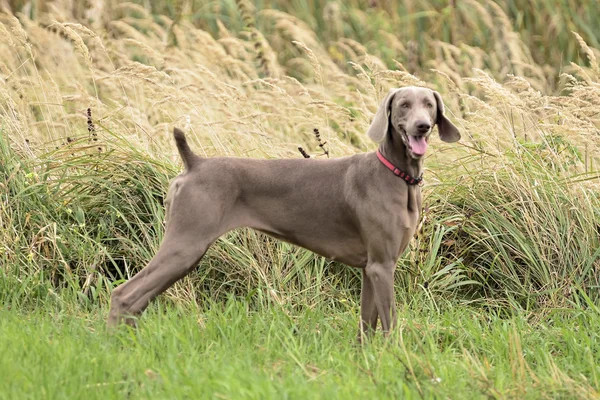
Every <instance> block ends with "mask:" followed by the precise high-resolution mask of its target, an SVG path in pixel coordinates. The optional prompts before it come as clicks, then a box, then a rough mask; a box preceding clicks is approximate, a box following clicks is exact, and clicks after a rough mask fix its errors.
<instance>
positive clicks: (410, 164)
mask: <svg viewBox="0 0 600 400" xmlns="http://www.w3.org/2000/svg"><path fill="white" fill-rule="evenodd" d="M379 152H380V153H381V154H382V155H383V156H384V157H385V158H387V159H388V161H389V162H391V163H392V164H394V166H395V167H396V168H398V169H399V170H401V171H404V172H406V173H407V174H409V175H410V176H412V177H413V178H418V177H420V176H421V173H422V171H423V158H424V157H421V158H418V159H415V158H413V157H411V156H410V154H409V151H408V148H407V147H406V145H405V144H404V141H403V140H402V137H401V133H400V132H396V131H395V130H390V132H388V134H387V135H386V137H385V139H384V140H383V142H381V144H380V145H379Z"/></svg>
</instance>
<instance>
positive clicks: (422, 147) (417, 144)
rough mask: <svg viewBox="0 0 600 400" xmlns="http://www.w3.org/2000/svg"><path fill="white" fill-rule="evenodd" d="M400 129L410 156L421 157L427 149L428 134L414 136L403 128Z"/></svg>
mask: <svg viewBox="0 0 600 400" xmlns="http://www.w3.org/2000/svg"><path fill="white" fill-rule="evenodd" d="M401 131H402V134H403V135H402V136H403V138H402V139H403V140H404V144H405V145H406V147H408V151H409V152H410V154H411V156H413V157H414V158H420V157H423V156H424V155H425V152H426V151H427V146H428V141H429V135H419V136H414V135H410V134H409V133H408V132H406V130H405V129H402V130H401Z"/></svg>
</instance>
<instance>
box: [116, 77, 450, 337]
mask: <svg viewBox="0 0 600 400" xmlns="http://www.w3.org/2000/svg"><path fill="white" fill-rule="evenodd" d="M434 125H437V128H438V133H439V136H440V138H441V140H442V141H444V142H448V143H452V142H456V141H458V140H459V139H460V132H459V130H458V129H457V128H456V127H455V126H454V125H453V124H452V122H451V121H450V120H449V119H448V118H447V117H446V116H445V113H444V104H443V102H442V98H441V96H440V94H439V93H438V92H435V91H433V90H430V89H427V88H422V87H414V86H413V87H404V88H400V89H392V90H390V91H389V93H388V94H387V96H386V97H385V99H384V100H383V102H382V103H381V105H380V106H379V109H378V110H377V112H376V114H375V117H374V119H373V121H372V123H371V125H370V127H369V129H368V132H367V134H368V136H369V137H370V138H371V139H373V140H374V141H375V142H377V143H379V148H378V150H377V151H375V152H369V153H362V154H356V155H352V156H347V157H341V158H336V159H326V160H317V159H284V160H256V159H245V158H234V157H216V158H202V157H200V156H198V155H196V154H194V153H193V152H192V150H191V149H190V147H189V145H188V143H187V141H186V138H185V135H184V133H183V132H182V131H181V130H179V129H177V128H175V129H174V137H175V142H176V145H177V149H178V151H179V154H180V155H181V158H182V160H183V164H184V167H185V170H184V172H183V173H182V174H180V175H179V176H177V177H176V178H174V179H173V181H172V182H171V184H170V187H169V190H168V194H167V198H166V201H165V206H166V232H165V235H164V238H163V241H162V243H161V245H160V248H159V250H158V252H157V254H156V255H155V256H154V258H152V260H151V261H150V263H149V264H148V265H147V266H146V267H145V268H144V269H142V270H141V271H140V272H139V273H137V274H136V275H135V276H134V277H133V278H131V279H130V280H129V281H128V282H126V283H124V284H122V285H121V286H119V287H117V288H116V289H114V290H113V292H112V297H111V305H110V311H109V317H108V324H109V326H114V325H117V324H118V323H119V321H121V320H123V319H125V322H127V323H130V324H134V323H135V321H134V318H132V317H135V316H136V315H138V314H140V313H141V312H142V311H143V310H144V309H145V308H146V307H147V306H148V303H149V302H150V301H151V300H152V299H154V298H155V297H156V296H158V295H159V294H160V293H162V292H163V291H165V290H166V289H167V288H169V287H170V286H171V285H172V284H173V283H175V282H176V281H177V280H179V279H181V278H182V277H184V276H185V275H186V274H187V273H189V272H190V271H191V270H192V269H193V268H194V267H195V266H196V265H197V264H198V263H199V262H200V260H201V259H202V257H203V255H204V254H205V253H206V251H207V249H208V248H209V247H210V246H211V245H212V244H213V243H214V242H215V241H216V240H217V239H218V238H219V237H220V236H221V235H223V234H224V233H226V232H228V231H230V230H232V229H236V228H240V227H250V228H253V229H256V230H258V231H261V232H264V233H266V234H268V235H270V236H273V237H275V238H278V239H281V240H284V241H287V242H290V243H293V244H295V245H298V246H301V247H304V248H306V249H308V250H311V251H313V252H315V253H317V254H320V255H322V256H324V257H327V258H329V259H331V260H335V261H339V262H342V263H344V264H346V265H349V266H352V267H357V268H361V269H362V287H361V299H360V327H359V340H362V338H363V337H368V336H369V335H371V334H372V332H374V331H375V330H376V328H377V321H378V319H379V320H381V327H382V330H383V332H384V333H385V334H387V333H389V332H390V330H391V329H393V327H394V325H395V324H396V319H397V318H396V305H395V298H394V270H395V268H396V263H397V261H398V258H399V257H400V256H401V255H402V253H403V252H404V250H405V249H406V247H407V245H408V243H409V241H410V240H411V238H412V237H413V235H414V233H415V229H416V227H417V223H418V221H419V217H420V211H421V201H422V200H421V187H420V183H421V180H422V171H423V161H424V155H425V152H426V150H427V147H428V141H429V138H430V135H431V133H432V129H433V127H434Z"/></svg>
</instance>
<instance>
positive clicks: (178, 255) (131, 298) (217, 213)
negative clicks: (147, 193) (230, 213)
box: [108, 195, 229, 326]
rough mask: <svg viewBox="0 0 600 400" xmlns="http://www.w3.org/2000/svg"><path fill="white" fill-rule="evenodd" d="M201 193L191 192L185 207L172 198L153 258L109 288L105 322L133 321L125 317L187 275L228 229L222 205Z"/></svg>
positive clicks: (146, 304)
mask: <svg viewBox="0 0 600 400" xmlns="http://www.w3.org/2000/svg"><path fill="white" fill-rule="evenodd" d="M175 197H177V195H176V196H175ZM203 197H204V196H202V195H200V196H194V197H193V202H191V203H190V202H188V204H187V206H188V207H177V206H178V205H182V204H181V203H182V202H181V201H178V200H179V199H177V198H175V199H174V200H175V203H174V204H173V207H171V208H173V210H171V213H170V215H169V217H168V224H167V231H166V233H165V237H164V239H163V241H162V243H161V245H160V248H159V250H158V252H157V253H156V255H155V256H154V258H152V260H151V261H150V263H149V264H148V265H147V266H146V267H145V268H144V269H142V270H141V271H140V272H139V273H137V274H136V275H135V276H134V277H133V278H131V279H130V280H129V281H128V282H126V283H124V284H122V285H121V286H119V287H117V288H116V289H115V290H113V293H112V296H111V304H110V311H109V316H108V325H109V326H114V325H117V324H118V323H119V322H120V320H121V319H122V318H126V321H127V322H128V323H130V324H133V323H134V320H133V319H132V318H127V317H132V316H136V315H138V314H140V313H141V312H142V311H144V309H145V308H146V307H147V306H148V304H149V303H150V301H152V299H154V298H155V297H156V296H158V295H159V294H161V293H162V292H164V291H165V290H166V289H168V288H169V287H170V286H171V285H172V284H173V283H175V282H176V281H178V280H179V279H181V278H183V277H184V276H185V275H187V274H188V273H189V272H190V271H191V270H192V269H193V268H194V267H195V266H196V265H197V264H198V262H199V261H200V259H201V258H202V256H204V253H206V251H207V250H208V248H209V247H210V246H211V245H212V244H213V243H214V241H215V240H216V239H218V237H219V236H221V235H222V234H223V233H225V232H226V231H228V230H229V228H228V227H227V226H226V224H225V222H226V221H225V219H224V218H223V214H224V210H223V205H222V204H216V203H214V202H211V201H203V200H207V199H203ZM188 200H189V199H188ZM178 203H179V204H178ZM192 205H193V206H192ZM175 211H179V212H175Z"/></svg>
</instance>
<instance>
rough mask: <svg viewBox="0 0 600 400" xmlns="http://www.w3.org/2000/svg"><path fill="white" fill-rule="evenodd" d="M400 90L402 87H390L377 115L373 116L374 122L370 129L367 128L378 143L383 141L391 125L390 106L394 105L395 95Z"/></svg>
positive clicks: (368, 132) (370, 135)
mask: <svg viewBox="0 0 600 400" xmlns="http://www.w3.org/2000/svg"><path fill="white" fill-rule="evenodd" d="M399 91H400V89H390V91H389V92H388V94H387V96H385V99H383V101H382V102H381V105H380V106H379V108H378V109H377V112H376V113H375V117H373V122H371V126H369V130H367V135H369V137H370V138H371V139H373V140H374V141H375V142H377V143H379V142H381V141H382V140H383V139H384V138H385V135H386V134H387V132H388V129H389V125H390V117H389V112H390V106H391V105H392V100H393V99H394V95H395V94H396V93H398V92H399Z"/></svg>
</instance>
